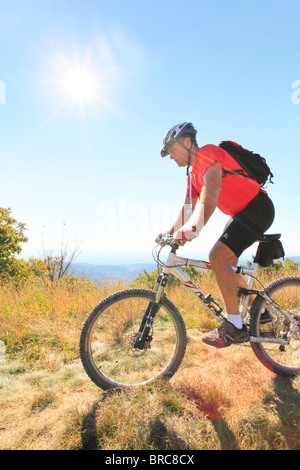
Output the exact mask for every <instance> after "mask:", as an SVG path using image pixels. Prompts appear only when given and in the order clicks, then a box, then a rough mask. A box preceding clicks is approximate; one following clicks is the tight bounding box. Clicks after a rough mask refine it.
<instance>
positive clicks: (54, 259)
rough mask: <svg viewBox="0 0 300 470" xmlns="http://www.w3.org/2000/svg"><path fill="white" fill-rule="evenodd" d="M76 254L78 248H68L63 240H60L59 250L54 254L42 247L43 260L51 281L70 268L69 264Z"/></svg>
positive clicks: (61, 275) (77, 253)
mask: <svg viewBox="0 0 300 470" xmlns="http://www.w3.org/2000/svg"><path fill="white" fill-rule="evenodd" d="M78 255H79V250H78V248H74V249H69V247H68V246H67V244H66V243H64V242H62V244H61V247H60V252H59V253H58V254H57V255H56V256H53V254H52V253H51V252H49V251H47V250H46V249H45V248H44V247H43V255H42V257H43V262H44V263H45V265H46V267H47V270H48V275H49V278H50V279H51V281H54V280H55V279H60V278H61V277H63V276H64V275H65V274H66V273H67V272H68V271H69V270H70V267H71V264H72V263H73V261H74V260H75V258H77V256H78Z"/></svg>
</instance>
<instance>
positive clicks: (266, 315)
mask: <svg viewBox="0 0 300 470" xmlns="http://www.w3.org/2000/svg"><path fill="white" fill-rule="evenodd" d="M273 320H274V318H273V317H272V315H271V314H270V312H269V310H268V309H267V308H266V310H265V311H264V312H263V313H262V314H261V316H260V319H259V323H260V325H265V324H266V323H270V322H272V321H273Z"/></svg>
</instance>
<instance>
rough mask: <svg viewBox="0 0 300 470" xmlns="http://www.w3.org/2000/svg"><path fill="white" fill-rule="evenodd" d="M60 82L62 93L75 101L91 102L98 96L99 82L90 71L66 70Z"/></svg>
mask: <svg viewBox="0 0 300 470" xmlns="http://www.w3.org/2000/svg"><path fill="white" fill-rule="evenodd" d="M60 82H61V83H60V84H61V91H62V92H63V93H65V95H66V97H67V98H69V99H71V100H73V101H79V102H86V101H91V100H92V99H93V97H95V95H96V82H97V80H96V78H95V77H94V76H93V74H92V73H91V72H90V71H88V70H85V69H83V68H82V69H80V68H77V67H74V68H71V69H68V70H66V71H65V73H64V74H63V75H62V77H61V80H60Z"/></svg>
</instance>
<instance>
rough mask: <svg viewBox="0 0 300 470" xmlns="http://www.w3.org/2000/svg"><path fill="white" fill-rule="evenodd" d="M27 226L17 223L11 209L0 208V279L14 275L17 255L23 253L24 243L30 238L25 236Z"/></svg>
mask: <svg viewBox="0 0 300 470" xmlns="http://www.w3.org/2000/svg"><path fill="white" fill-rule="evenodd" d="M25 230H27V229H26V224H23V223H22V222H17V220H16V219H14V218H13V217H12V215H11V209H10V208H8V209H4V208H2V207H0V278H2V279H3V278H6V277H10V276H13V275H14V270H15V267H16V264H17V260H16V258H15V255H17V254H19V253H21V251H22V247H21V244H22V243H26V242H27V241H28V238H27V237H26V236H25V235H24V231H25Z"/></svg>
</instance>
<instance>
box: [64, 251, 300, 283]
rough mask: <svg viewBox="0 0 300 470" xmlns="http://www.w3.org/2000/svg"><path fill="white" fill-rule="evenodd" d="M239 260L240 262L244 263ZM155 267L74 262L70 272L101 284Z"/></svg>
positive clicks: (127, 278) (298, 259) (299, 260)
mask: <svg viewBox="0 0 300 470" xmlns="http://www.w3.org/2000/svg"><path fill="white" fill-rule="evenodd" d="M290 259H292V260H293V261H294V262H295V263H300V256H292V257H291V258H290ZM245 263H246V261H245V262H244V261H243V260H241V264H245ZM156 268H157V265H156V264H155V263H136V264H117V265H114V264H106V265H105V264H104V265H94V264H90V263H77V264H76V263H74V264H73V265H72V270H71V274H73V275H74V276H78V277H81V278H83V279H91V280H92V281H94V282H95V283H96V284H98V285H102V284H103V283H104V282H107V281H118V280H122V281H125V282H131V281H133V280H134V279H135V278H136V277H137V276H138V275H139V274H140V273H142V272H143V271H144V270H146V271H147V272H149V273H150V272H152V271H154V270H155V269H156Z"/></svg>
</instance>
